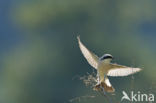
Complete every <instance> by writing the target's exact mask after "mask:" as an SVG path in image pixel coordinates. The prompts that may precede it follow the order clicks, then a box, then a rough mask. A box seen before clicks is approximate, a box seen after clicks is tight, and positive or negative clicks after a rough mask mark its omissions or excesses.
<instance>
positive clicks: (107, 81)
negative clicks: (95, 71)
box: [105, 78, 112, 87]
mask: <svg viewBox="0 0 156 103" xmlns="http://www.w3.org/2000/svg"><path fill="white" fill-rule="evenodd" d="M105 83H106V84H107V86H108V87H112V85H111V83H110V82H109V79H108V78H106V79H105Z"/></svg>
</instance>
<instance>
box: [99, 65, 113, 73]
mask: <svg viewBox="0 0 156 103" xmlns="http://www.w3.org/2000/svg"><path fill="white" fill-rule="evenodd" d="M109 67H110V66H109V64H107V63H99V64H98V71H99V72H102V73H107V72H108V70H109Z"/></svg>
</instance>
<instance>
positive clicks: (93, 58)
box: [77, 37, 99, 69]
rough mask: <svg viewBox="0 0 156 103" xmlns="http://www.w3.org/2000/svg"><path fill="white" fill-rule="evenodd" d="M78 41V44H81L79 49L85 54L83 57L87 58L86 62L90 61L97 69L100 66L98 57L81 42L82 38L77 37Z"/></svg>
mask: <svg viewBox="0 0 156 103" xmlns="http://www.w3.org/2000/svg"><path fill="white" fill-rule="evenodd" d="M77 39H78V43H79V47H80V50H81V52H82V54H83V56H84V57H85V58H86V60H87V61H88V63H89V64H90V65H91V66H92V67H94V68H95V69H97V66H98V59H99V58H98V56H96V55H95V54H94V53H92V52H91V51H89V50H88V49H87V48H86V47H85V46H84V45H83V44H82V43H81V41H80V37H77Z"/></svg>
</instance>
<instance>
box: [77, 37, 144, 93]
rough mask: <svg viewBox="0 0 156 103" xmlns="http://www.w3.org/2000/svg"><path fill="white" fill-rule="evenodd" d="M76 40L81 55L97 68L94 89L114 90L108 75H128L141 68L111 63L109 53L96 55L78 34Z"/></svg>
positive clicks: (110, 91) (111, 58) (111, 57)
mask: <svg viewBox="0 0 156 103" xmlns="http://www.w3.org/2000/svg"><path fill="white" fill-rule="evenodd" d="M77 40H78V45H79V48H80V50H81V52H82V54H83V56H84V57H85V58H86V60H87V61H88V63H89V64H90V65H91V66H92V67H93V68H95V69H96V70H97V84H96V85H95V86H94V88H93V90H95V91H104V93H106V92H109V93H113V92H115V89H114V87H113V86H112V84H111V83H110V81H109V78H108V76H112V77H118V76H128V75H131V74H134V73H137V72H140V71H141V70H142V69H141V68H132V67H128V66H123V65H119V64H116V63H111V61H112V60H113V56H112V55H111V54H104V55H103V56H101V57H98V56H97V55H96V54H94V53H93V52H92V51H90V50H89V49H87V48H86V46H85V45H84V44H83V43H82V42H81V40H80V36H77Z"/></svg>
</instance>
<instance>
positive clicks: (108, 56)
mask: <svg viewBox="0 0 156 103" xmlns="http://www.w3.org/2000/svg"><path fill="white" fill-rule="evenodd" d="M104 59H113V56H112V55H111V54H104V55H103V56H102V57H100V60H104Z"/></svg>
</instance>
